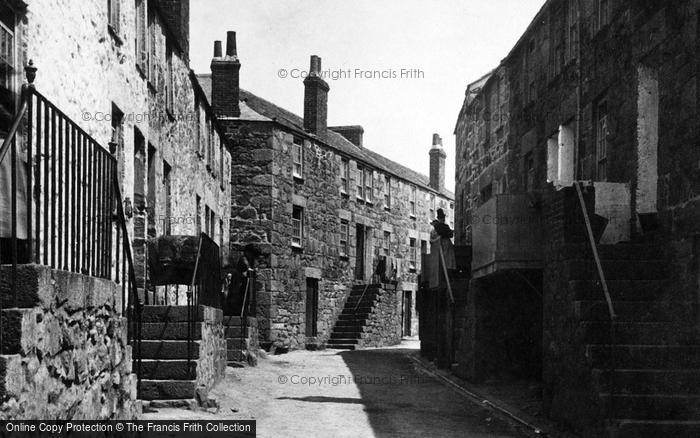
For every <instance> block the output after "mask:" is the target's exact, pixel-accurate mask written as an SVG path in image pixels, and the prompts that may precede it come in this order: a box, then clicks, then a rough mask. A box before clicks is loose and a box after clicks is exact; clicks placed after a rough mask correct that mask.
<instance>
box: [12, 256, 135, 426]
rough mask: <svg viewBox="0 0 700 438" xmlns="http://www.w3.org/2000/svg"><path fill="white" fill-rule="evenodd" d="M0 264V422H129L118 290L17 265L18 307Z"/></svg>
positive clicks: (131, 412) (130, 392)
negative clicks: (0, 330) (0, 329)
mask: <svg viewBox="0 0 700 438" xmlns="http://www.w3.org/2000/svg"><path fill="white" fill-rule="evenodd" d="M9 269H10V268H9V266H2V267H0V295H1V298H2V300H3V307H4V308H5V309H7V310H4V311H3V319H2V324H3V345H2V353H3V354H2V356H0V385H1V388H0V391H1V393H2V396H3V399H2V400H3V401H2V405H0V419H16V420H17V419H44V420H48V419H61V420H67V419H76V420H79V419H92V420H99V419H135V418H137V417H138V415H139V414H140V406H139V405H138V404H137V403H136V376H135V375H134V374H133V373H132V356H131V347H130V346H128V345H127V321H126V318H125V317H124V316H123V315H122V314H121V307H122V306H121V288H119V287H117V285H116V284H115V283H113V282H112V281H108V280H102V279H97V278H93V277H87V276H84V275H81V274H75V273H70V272H64V271H57V270H52V269H51V268H48V267H45V266H39V265H22V266H19V267H18V269H19V272H18V277H19V278H18V284H17V291H18V297H19V302H18V303H17V306H18V307H15V308H12V309H8V307H10V306H14V303H13V300H12V298H11V294H10V285H9V283H8V282H9V278H10V270H9Z"/></svg>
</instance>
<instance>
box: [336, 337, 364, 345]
mask: <svg viewBox="0 0 700 438" xmlns="http://www.w3.org/2000/svg"><path fill="white" fill-rule="evenodd" d="M358 341H359V339H355V338H333V339H329V340H328V345H338V344H356V343H357V342H358Z"/></svg>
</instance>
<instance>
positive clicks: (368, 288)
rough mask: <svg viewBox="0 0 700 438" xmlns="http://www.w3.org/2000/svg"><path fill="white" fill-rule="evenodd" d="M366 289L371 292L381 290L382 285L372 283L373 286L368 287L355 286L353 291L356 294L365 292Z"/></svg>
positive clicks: (362, 285) (365, 285) (363, 285)
mask: <svg viewBox="0 0 700 438" xmlns="http://www.w3.org/2000/svg"><path fill="white" fill-rule="evenodd" d="M365 287H366V288H367V290H371V289H381V287H382V285H381V284H377V283H372V284H369V285H367V284H356V285H354V286H353V287H352V289H351V291H353V292H354V291H360V292H362V291H363V290H365Z"/></svg>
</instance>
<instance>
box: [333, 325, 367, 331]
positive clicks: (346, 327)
mask: <svg viewBox="0 0 700 438" xmlns="http://www.w3.org/2000/svg"><path fill="white" fill-rule="evenodd" d="M362 329H363V326H357V325H337V324H336V326H335V327H333V333H362V332H363V330H362Z"/></svg>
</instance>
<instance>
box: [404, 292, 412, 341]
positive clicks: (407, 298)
mask: <svg viewBox="0 0 700 438" xmlns="http://www.w3.org/2000/svg"><path fill="white" fill-rule="evenodd" d="M412 308H413V292H412V291H410V290H406V291H404V292H403V311H402V312H401V320H402V323H403V336H413V333H411V317H412V316H413V313H412Z"/></svg>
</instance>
